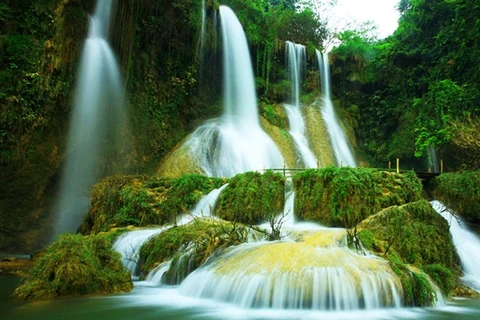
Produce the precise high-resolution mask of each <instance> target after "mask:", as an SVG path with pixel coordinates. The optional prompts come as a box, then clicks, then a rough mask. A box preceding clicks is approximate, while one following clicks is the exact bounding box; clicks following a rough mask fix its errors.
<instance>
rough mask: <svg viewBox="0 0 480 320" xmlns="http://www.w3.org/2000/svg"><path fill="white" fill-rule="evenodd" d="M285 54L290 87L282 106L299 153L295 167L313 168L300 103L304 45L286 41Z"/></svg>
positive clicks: (304, 57) (311, 154)
mask: <svg viewBox="0 0 480 320" xmlns="http://www.w3.org/2000/svg"><path fill="white" fill-rule="evenodd" d="M286 55H287V58H288V72H289V78H290V82H291V86H292V88H291V94H290V97H289V101H288V103H286V104H284V107H285V110H286V111H287V116H288V121H289V127H290V130H289V132H290V135H291V136H292V138H293V141H294V142H295V145H296V147H297V150H298V153H299V155H298V156H299V157H298V160H297V167H306V168H315V167H316V166H317V159H316V157H315V155H314V154H313V152H312V150H310V147H309V145H308V139H307V137H306V136H305V121H304V119H303V116H302V112H301V105H300V92H301V90H300V88H301V78H302V69H303V68H302V65H303V64H304V63H305V61H306V50H305V47H304V46H302V45H300V44H295V43H293V42H290V41H287V42H286Z"/></svg>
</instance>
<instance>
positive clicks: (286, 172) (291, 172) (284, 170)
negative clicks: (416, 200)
mask: <svg viewBox="0 0 480 320" xmlns="http://www.w3.org/2000/svg"><path fill="white" fill-rule="evenodd" d="M317 164H318V163H317ZM317 168H318V165H317ZM307 169H313V168H288V167H287V166H286V164H284V166H283V168H281V169H275V168H274V169H266V168H264V169H263V172H266V171H274V172H280V173H282V174H283V176H284V177H291V176H293V175H294V174H295V173H297V172H302V171H304V170H307ZM373 169H377V170H380V171H391V172H396V173H397V174H400V173H401V172H402V171H406V170H401V169H400V158H397V159H396V166H395V168H392V163H391V162H388V168H373ZM411 171H413V172H415V173H416V174H417V176H418V177H419V178H421V179H428V178H431V177H436V176H438V175H440V174H442V173H443V159H441V160H440V172H432V170H431V168H429V169H428V171H427V172H421V171H415V170H414V169H413V168H412V170H411Z"/></svg>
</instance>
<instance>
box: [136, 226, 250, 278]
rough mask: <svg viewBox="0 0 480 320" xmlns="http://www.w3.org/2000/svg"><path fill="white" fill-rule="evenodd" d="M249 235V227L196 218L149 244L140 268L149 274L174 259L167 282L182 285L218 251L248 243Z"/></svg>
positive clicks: (143, 247)
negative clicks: (188, 276) (184, 280)
mask: <svg viewBox="0 0 480 320" xmlns="http://www.w3.org/2000/svg"><path fill="white" fill-rule="evenodd" d="M249 234H251V232H250V230H249V228H248V227H246V226H244V225H242V224H239V223H235V222H226V221H216V220H209V219H195V220H193V221H192V222H190V223H189V224H186V225H182V226H176V227H172V228H170V229H168V230H166V231H164V232H162V233H160V234H158V235H157V236H155V237H153V238H151V239H150V240H149V241H148V242H146V243H145V244H144V245H143V246H142V248H141V249H140V259H139V263H138V266H139V269H140V272H141V273H142V274H143V275H146V274H148V273H149V272H150V271H151V270H152V269H154V268H155V267H156V266H158V265H160V264H162V263H164V262H166V261H169V260H172V262H171V266H170V268H169V270H168V271H167V272H166V274H165V275H164V279H163V281H164V282H165V283H168V284H178V283H180V282H181V281H182V280H183V279H184V278H185V277H186V276H187V275H188V274H189V273H191V272H192V271H194V270H195V269H196V268H198V267H199V266H201V265H202V264H203V263H205V261H206V260H207V259H208V258H209V257H210V256H212V254H214V253H215V252H216V251H217V250H220V249H224V248H227V247H230V246H233V245H238V244H240V243H243V242H246V241H247V239H248V237H249Z"/></svg>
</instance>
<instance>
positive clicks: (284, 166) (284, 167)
mask: <svg viewBox="0 0 480 320" xmlns="http://www.w3.org/2000/svg"><path fill="white" fill-rule="evenodd" d="M285 169H286V165H285V161H284V162H283V176H284V177H286V175H285V171H286V170H285Z"/></svg>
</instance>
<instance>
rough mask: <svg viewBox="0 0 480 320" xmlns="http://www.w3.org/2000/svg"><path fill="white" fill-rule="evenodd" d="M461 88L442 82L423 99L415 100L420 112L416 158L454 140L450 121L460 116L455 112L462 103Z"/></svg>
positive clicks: (415, 105)
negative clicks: (431, 148)
mask: <svg viewBox="0 0 480 320" xmlns="http://www.w3.org/2000/svg"><path fill="white" fill-rule="evenodd" d="M461 91H462V90H461V88H460V87H459V86H458V85H456V84H455V83H453V82H452V81H451V80H442V81H439V82H436V83H433V84H431V85H430V86H429V90H428V93H426V94H425V95H424V96H423V98H421V99H415V100H414V107H415V108H416V109H418V110H419V115H420V116H419V118H418V120H417V121H418V122H417V140H416V143H415V147H416V152H415V155H416V156H422V155H423V154H424V152H425V150H426V149H428V148H429V147H436V148H438V147H441V146H443V145H444V144H445V143H446V142H448V141H449V140H450V139H451V138H452V132H451V131H452V129H451V128H450V119H451V118H453V117H455V116H458V114H456V113H458V112H459V111H460V110H461V109H460V110H454V106H456V105H457V104H458V102H459V100H460V101H461V95H462V92H461Z"/></svg>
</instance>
